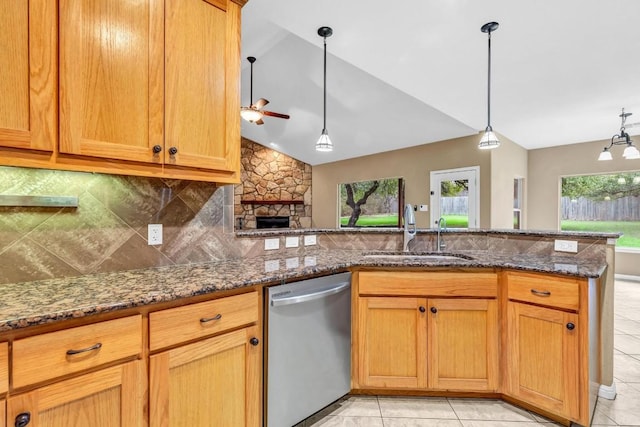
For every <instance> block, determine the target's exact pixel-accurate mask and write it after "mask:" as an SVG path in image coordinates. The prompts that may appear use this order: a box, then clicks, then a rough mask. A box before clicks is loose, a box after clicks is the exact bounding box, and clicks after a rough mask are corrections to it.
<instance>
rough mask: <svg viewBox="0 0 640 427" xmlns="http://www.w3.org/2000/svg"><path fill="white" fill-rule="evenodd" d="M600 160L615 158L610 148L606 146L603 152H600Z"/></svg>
mask: <svg viewBox="0 0 640 427" xmlns="http://www.w3.org/2000/svg"><path fill="white" fill-rule="evenodd" d="M598 160H613V156H611V151H609V149H608V148H605V149H604V150H602V152H601V153H600V156H599V157H598Z"/></svg>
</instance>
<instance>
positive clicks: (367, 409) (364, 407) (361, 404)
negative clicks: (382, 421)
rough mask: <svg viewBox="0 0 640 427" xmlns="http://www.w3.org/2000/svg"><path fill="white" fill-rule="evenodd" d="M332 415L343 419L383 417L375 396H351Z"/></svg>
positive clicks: (340, 403) (339, 404)
mask: <svg viewBox="0 0 640 427" xmlns="http://www.w3.org/2000/svg"><path fill="white" fill-rule="evenodd" d="M336 406H337V408H336V409H335V410H334V411H333V412H331V414H330V415H339V416H343V417H381V414H380V407H379V406H378V398H377V397H375V396H349V397H348V398H347V399H346V400H344V401H342V402H339V403H338V404H337V405H336Z"/></svg>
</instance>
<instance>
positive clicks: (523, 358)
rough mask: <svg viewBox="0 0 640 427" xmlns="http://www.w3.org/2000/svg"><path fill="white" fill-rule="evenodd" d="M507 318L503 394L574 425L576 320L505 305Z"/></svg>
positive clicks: (542, 310)
mask: <svg viewBox="0 0 640 427" xmlns="http://www.w3.org/2000/svg"><path fill="white" fill-rule="evenodd" d="M507 316H508V318H507V329H508V340H507V342H508V344H507V361H506V366H507V369H508V371H507V388H508V392H509V393H510V394H511V395H513V396H514V397H518V398H520V399H522V400H525V401H527V402H530V403H532V404H534V405H537V406H539V407H540V408H543V409H547V410H549V411H551V412H553V413H556V414H558V415H561V416H565V417H567V418H573V419H578V418H579V415H580V413H579V405H578V403H579V401H580V399H581V398H580V394H579V372H578V369H579V349H580V342H579V341H580V340H579V334H578V328H579V327H580V325H579V324H578V315H577V314H574V313H567V312H564V311H560V310H554V309H550V308H543V307H537V306H534V305H528V304H521V303H517V302H511V301H510V302H509V303H508V315H507ZM572 325H573V326H572Z"/></svg>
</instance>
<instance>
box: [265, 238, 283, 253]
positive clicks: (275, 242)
mask: <svg viewBox="0 0 640 427" xmlns="http://www.w3.org/2000/svg"><path fill="white" fill-rule="evenodd" d="M278 248H280V239H264V250H265V251H271V250H274V249H278Z"/></svg>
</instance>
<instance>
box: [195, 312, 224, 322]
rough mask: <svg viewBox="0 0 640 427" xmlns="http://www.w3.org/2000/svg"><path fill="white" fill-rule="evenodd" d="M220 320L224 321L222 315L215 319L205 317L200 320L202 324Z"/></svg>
mask: <svg viewBox="0 0 640 427" xmlns="http://www.w3.org/2000/svg"><path fill="white" fill-rule="evenodd" d="M220 319H222V314H220V313H218V314H216V315H215V316H214V317H203V318H202V319H200V323H208V322H213V321H214V320H220Z"/></svg>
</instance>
